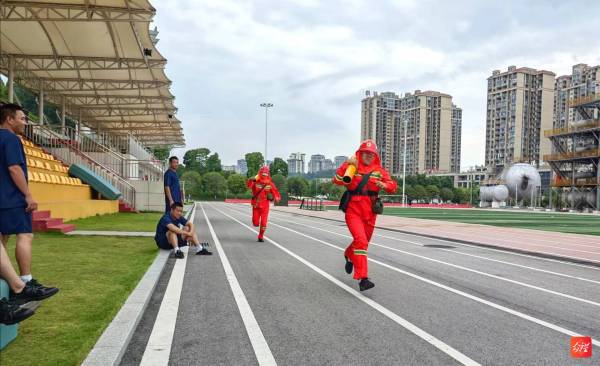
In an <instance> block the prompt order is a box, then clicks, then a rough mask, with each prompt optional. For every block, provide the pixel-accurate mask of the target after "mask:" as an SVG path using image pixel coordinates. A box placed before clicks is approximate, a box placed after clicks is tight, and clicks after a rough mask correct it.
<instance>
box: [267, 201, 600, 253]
mask: <svg viewBox="0 0 600 366" xmlns="http://www.w3.org/2000/svg"><path fill="white" fill-rule="evenodd" d="M272 210H274V211H280V212H286V213H292V214H298V215H304V216H311V217H318V218H324V219H329V220H337V221H344V214H343V212H341V211H337V210H328V211H310V210H300V209H299V208H297V207H273V208H272ZM377 227H378V228H381V229H390V230H396V231H401V232H405V233H413V234H418V235H425V236H429V237H435V238H444V239H448V240H458V241H462V242H469V243H474V244H479V245H486V246H493V247H500V248H505V249H511V250H516V251H522V252H528V253H535V254H538V255H544V256H551V257H560V258H569V259H571V260H575V261H585V262H589V263H594V264H597V265H600V236H593V235H581V234H567V233H559V232H552V231H541V230H530V229H519V228H507V227H498V226H490V225H479V224H466V223H460V222H450V221H439V220H426V219H414V218H406V217H398V216H391V215H381V216H379V218H378V219H377Z"/></svg>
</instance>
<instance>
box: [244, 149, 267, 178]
mask: <svg viewBox="0 0 600 366" xmlns="http://www.w3.org/2000/svg"><path fill="white" fill-rule="evenodd" d="M245 157H246V164H247V165H248V173H246V176H247V177H253V176H255V175H256V174H258V170H259V169H260V167H261V166H263V164H264V163H265V159H264V158H263V154H262V153H260V152H251V153H248V154H246V156H245Z"/></svg>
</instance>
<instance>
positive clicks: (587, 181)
mask: <svg viewBox="0 0 600 366" xmlns="http://www.w3.org/2000/svg"><path fill="white" fill-rule="evenodd" d="M598 183H600V182H598V178H593V177H592V178H579V179H577V178H576V179H571V178H562V179H561V178H557V179H555V180H554V182H553V183H552V186H553V187H573V186H576V187H583V186H592V187H593V186H597V185H598Z"/></svg>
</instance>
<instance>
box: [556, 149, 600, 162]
mask: <svg viewBox="0 0 600 366" xmlns="http://www.w3.org/2000/svg"><path fill="white" fill-rule="evenodd" d="M595 157H600V149H589V150H583V151H571V152H566V153H560V154H546V155H544V161H556V160H569V159H576V158H595Z"/></svg>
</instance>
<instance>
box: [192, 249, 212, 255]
mask: <svg viewBox="0 0 600 366" xmlns="http://www.w3.org/2000/svg"><path fill="white" fill-rule="evenodd" d="M196 255H212V252H209V251H208V250H206V248H202V250H200V251H197V252H196Z"/></svg>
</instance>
